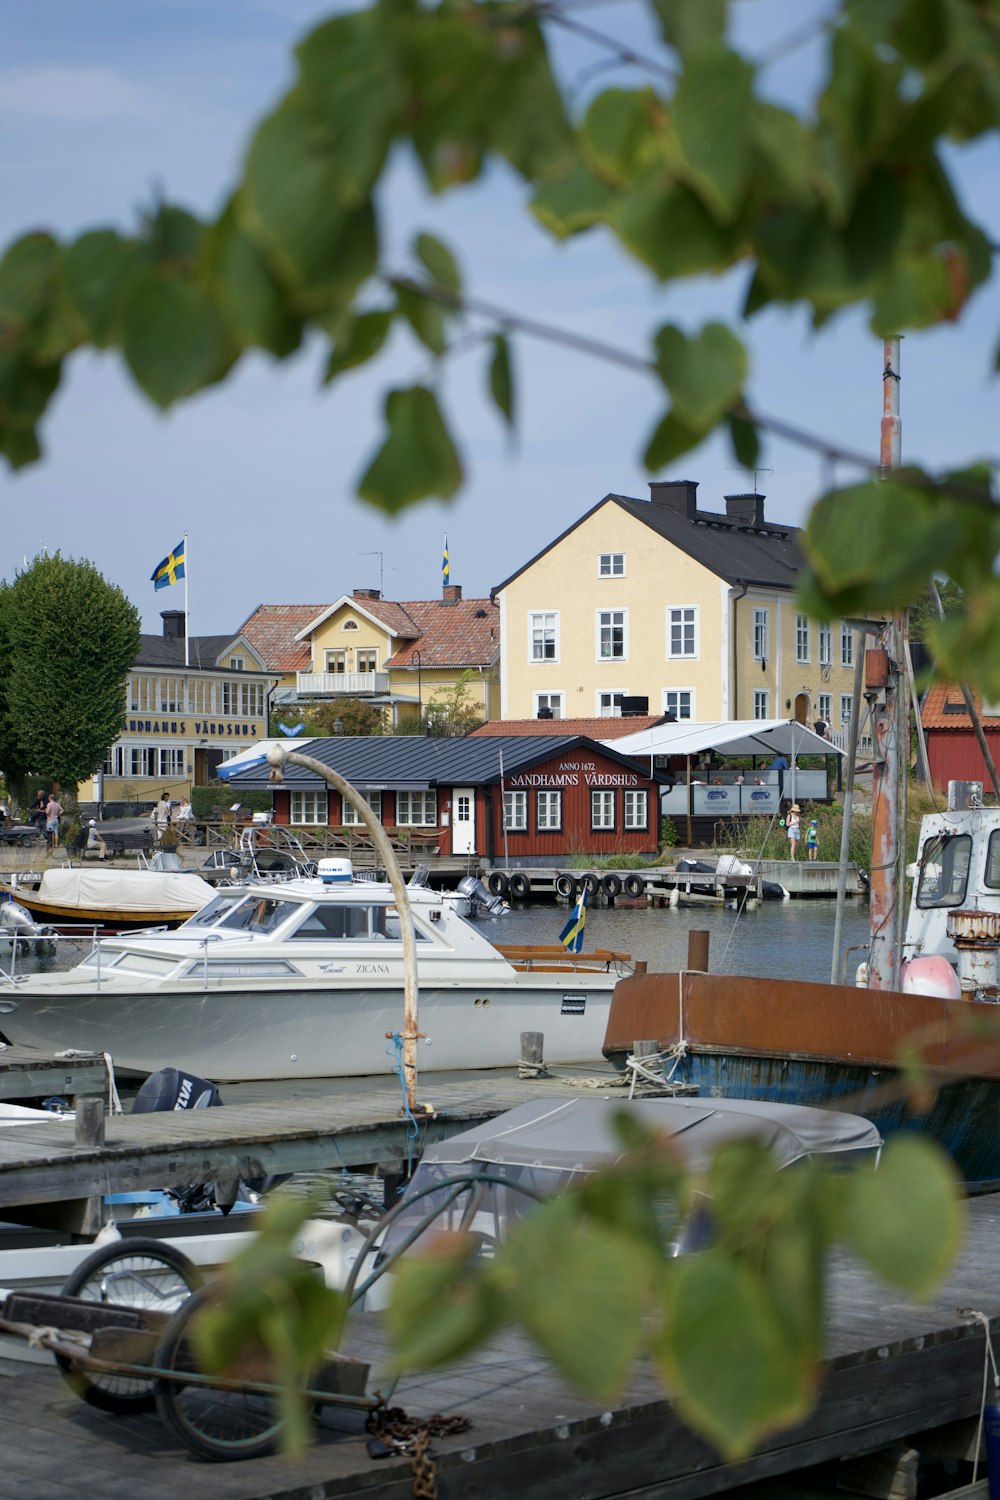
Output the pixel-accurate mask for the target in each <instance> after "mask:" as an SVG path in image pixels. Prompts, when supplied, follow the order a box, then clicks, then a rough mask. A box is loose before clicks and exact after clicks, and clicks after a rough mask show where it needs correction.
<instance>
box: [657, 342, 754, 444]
mask: <svg viewBox="0 0 1000 1500" xmlns="http://www.w3.org/2000/svg"><path fill="white" fill-rule="evenodd" d="M656 370H657V374H658V375H659V376H660V379H661V380H662V381H663V383H664V385H665V386H666V387H667V389H668V390H669V392H670V396H671V399H672V401H673V408H672V409H673V411H674V412H675V413H676V415H677V417H678V419H679V420H680V421H681V422H684V423H685V424H686V425H688V426H689V427H691V428H692V429H701V430H706V429H708V428H709V427H712V426H713V425H714V424H715V423H716V422H717V421H718V420H719V418H720V417H721V416H722V415H723V414H724V413H725V412H726V411H728V410H729V408H730V407H731V406H732V404H733V402H734V401H735V400H737V398H738V397H739V395H740V392H741V391H742V389H743V383H744V381H745V380H746V378H747V373H748V361H747V353H746V350H745V349H744V347H743V345H742V344H741V343H740V341H739V339H738V338H736V336H735V334H733V333H731V332H730V330H729V329H728V328H727V327H726V326H725V324H723V323H706V324H705V326H704V327H703V328H702V330H701V332H700V333H699V334H697V335H696V336H695V337H694V338H689V337H688V336H687V335H686V334H684V333H683V332H682V331H681V330H680V329H679V328H675V327H674V326H673V325H672V324H669V323H666V324H664V325H663V327H662V328H660V329H659V330H658V332H657V335H656Z"/></svg>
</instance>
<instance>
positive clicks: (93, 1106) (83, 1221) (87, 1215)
mask: <svg viewBox="0 0 1000 1500" xmlns="http://www.w3.org/2000/svg"><path fill="white" fill-rule="evenodd" d="M73 1103H74V1105H75V1108H76V1122H75V1123H76V1144H77V1145H78V1146H83V1147H89V1146H103V1145H104V1120H105V1114H104V1100H103V1098H94V1097H93V1096H92V1095H89V1094H88V1095H87V1096H86V1097H79V1098H77V1099H75V1100H74V1101H73ZM76 1203H77V1207H78V1208H79V1213H78V1215H75V1216H74V1218H75V1226H74V1233H73V1239H74V1240H92V1239H93V1238H94V1236H95V1235H96V1234H98V1233H99V1232H100V1231H101V1229H103V1227H104V1199H103V1198H101V1197H98V1198H80V1199H78V1200H76ZM68 1207H69V1205H68V1204H67V1208H68Z"/></svg>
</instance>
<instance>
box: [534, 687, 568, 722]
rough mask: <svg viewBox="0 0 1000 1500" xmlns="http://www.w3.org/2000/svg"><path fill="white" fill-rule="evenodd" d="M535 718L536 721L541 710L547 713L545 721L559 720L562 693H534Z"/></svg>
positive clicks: (561, 709)
mask: <svg viewBox="0 0 1000 1500" xmlns="http://www.w3.org/2000/svg"><path fill="white" fill-rule="evenodd" d="M534 699H535V718H536V719H537V718H538V716H539V714H540V713H541V711H542V709H545V708H547V709H548V710H549V711H548V713H547V714H546V715H545V717H546V718H547V719H561V718H562V716H563V695H562V693H535V694H534Z"/></svg>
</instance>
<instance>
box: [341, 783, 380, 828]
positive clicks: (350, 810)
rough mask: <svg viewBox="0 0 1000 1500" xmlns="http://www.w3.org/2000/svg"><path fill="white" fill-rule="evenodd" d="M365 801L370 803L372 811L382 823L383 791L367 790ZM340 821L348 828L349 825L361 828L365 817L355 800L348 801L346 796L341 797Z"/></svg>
mask: <svg viewBox="0 0 1000 1500" xmlns="http://www.w3.org/2000/svg"><path fill="white" fill-rule="evenodd" d="M365 801H366V802H367V803H368V805H369V807H370V808H371V810H372V812H373V813H374V814H375V816H376V818H378V820H379V822H380V823H381V821H382V793H381V792H369V791H367V790H366V791H365ZM340 821H341V823H342V824H343V825H344V827H345V828H347V827H351V828H359V827H361V825H362V824H363V823H364V818H362V816H361V814H360V813H359V812H358V810H357V808H356V807H355V806H354V803H353V802H348V800H347V798H346V797H343V798H341V804H340Z"/></svg>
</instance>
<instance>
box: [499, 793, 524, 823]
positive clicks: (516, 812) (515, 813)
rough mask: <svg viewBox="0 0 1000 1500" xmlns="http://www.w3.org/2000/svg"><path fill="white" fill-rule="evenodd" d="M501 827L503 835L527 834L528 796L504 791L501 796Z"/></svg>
mask: <svg viewBox="0 0 1000 1500" xmlns="http://www.w3.org/2000/svg"><path fill="white" fill-rule="evenodd" d="M503 826H504V832H505V833H527V831H528V794H527V792H523V791H513V792H508V791H505V792H504V794H503Z"/></svg>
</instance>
